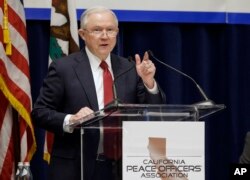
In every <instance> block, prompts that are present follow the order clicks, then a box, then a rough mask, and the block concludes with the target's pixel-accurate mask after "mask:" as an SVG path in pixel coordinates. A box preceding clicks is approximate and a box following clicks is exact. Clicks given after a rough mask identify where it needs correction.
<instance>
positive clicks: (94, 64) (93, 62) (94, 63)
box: [85, 46, 111, 71]
mask: <svg viewBox="0 0 250 180" xmlns="http://www.w3.org/2000/svg"><path fill="white" fill-rule="evenodd" d="M85 50H86V53H87V56H88V58H89V62H90V66H91V68H92V70H93V71H97V70H98V68H100V63H101V59H99V58H98V57H97V56H95V55H94V54H93V53H91V52H90V50H89V49H88V47H87V46H85ZM105 61H106V63H107V64H108V68H109V70H110V69H111V58H110V54H109V55H108V57H107V58H106V59H105Z"/></svg>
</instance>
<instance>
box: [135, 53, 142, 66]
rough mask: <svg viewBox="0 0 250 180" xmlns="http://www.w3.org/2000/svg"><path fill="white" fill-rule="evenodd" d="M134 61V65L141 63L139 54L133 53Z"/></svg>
mask: <svg viewBox="0 0 250 180" xmlns="http://www.w3.org/2000/svg"><path fill="white" fill-rule="evenodd" d="M135 63H136V65H139V64H141V58H140V56H139V54H136V55H135Z"/></svg>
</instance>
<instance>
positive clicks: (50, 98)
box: [32, 49, 165, 180]
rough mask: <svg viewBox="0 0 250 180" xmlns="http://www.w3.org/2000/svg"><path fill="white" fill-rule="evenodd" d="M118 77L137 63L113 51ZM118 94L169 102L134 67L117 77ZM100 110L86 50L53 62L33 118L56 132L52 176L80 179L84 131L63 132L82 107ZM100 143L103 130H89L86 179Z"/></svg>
mask: <svg viewBox="0 0 250 180" xmlns="http://www.w3.org/2000/svg"><path fill="white" fill-rule="evenodd" d="M111 64H112V69H113V73H114V77H116V76H117V75H118V74H120V73H122V72H124V71H126V70H127V69H128V68H129V67H131V66H134V63H132V62H129V61H128V60H127V59H125V58H122V57H119V56H116V55H114V54H111ZM116 89H117V96H118V98H119V99H120V100H121V101H122V102H123V103H151V104H161V103H164V102H165V96H164V94H163V92H162V91H161V90H160V92H159V93H158V94H157V95H152V94H150V93H148V92H147V90H146V89H145V87H144V85H143V83H142V81H141V79H140V78H139V76H138V75H137V73H136V70H135V68H133V69H132V70H131V71H129V72H128V73H125V74H124V75H122V76H120V77H119V78H118V79H117V80H116ZM85 106H88V107H89V108H91V109H93V110H94V111H97V110H98V102H97V93H96V90H95V85H94V80H93V75H92V72H91V68H90V63H89V60H88V57H87V55H86V52H85V50H84V49H83V50H81V51H80V52H77V53H74V54H71V55H69V56H67V57H63V58H61V59H59V60H57V61H56V62H53V63H52V64H51V65H50V67H49V72H48V75H47V77H46V78H45V80H44V83H43V86H42V88H41V90H40V95H39V97H38V99H37V101H36V103H35V105H34V109H33V111H32V118H33V121H34V123H35V125H37V126H38V127H41V128H44V129H46V130H48V131H51V132H53V133H54V134H55V139H54V145H53V152H52V156H51V164H50V172H51V173H50V175H49V176H50V178H51V179H80V133H79V131H78V130H75V131H74V132H73V133H65V132H64V131H63V122H64V118H65V116H66V115H67V114H75V113H76V112H78V111H79V110H80V109H81V108H82V107H85ZM98 142H99V131H98V130H91V131H85V134H84V143H85V144H84V147H85V148H84V163H85V179H87V180H88V179H91V176H92V173H93V170H94V164H95V158H96V153H97V148H98Z"/></svg>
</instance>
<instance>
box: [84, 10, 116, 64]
mask: <svg viewBox="0 0 250 180" xmlns="http://www.w3.org/2000/svg"><path fill="white" fill-rule="evenodd" d="M113 30H115V31H116V32H118V27H117V24H116V21H115V19H114V17H113V15H112V14H111V13H110V12H102V13H93V14H90V15H89V17H88V21H87V24H86V29H80V30H79V35H80V36H81V38H82V39H83V40H84V41H85V44H86V46H87V47H88V48H89V50H90V51H91V52H92V53H93V54H94V55H95V56H97V57H98V58H100V59H101V60H104V59H106V58H107V56H108V54H109V53H110V52H111V51H112V50H113V48H114V47H115V44H116V36H117V34H115V35H108V34H109V31H113Z"/></svg>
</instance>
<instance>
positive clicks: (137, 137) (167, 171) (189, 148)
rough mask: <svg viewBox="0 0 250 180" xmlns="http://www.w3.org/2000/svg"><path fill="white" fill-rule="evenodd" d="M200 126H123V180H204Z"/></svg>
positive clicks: (201, 126)
mask: <svg viewBox="0 0 250 180" xmlns="http://www.w3.org/2000/svg"><path fill="white" fill-rule="evenodd" d="M204 129H205V125H204V122H197V121H196V122H191V121H186V122H159V121H148V122H146V121H143V122H142V121H133V122H130V121H124V122H123V180H131V179H133V180H139V179H148V180H165V179H171V180H172V179H175V180H177V179H178V180H187V179H189V180H190V179H191V180H204V179H205V142H204V141H205V132H204Z"/></svg>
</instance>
